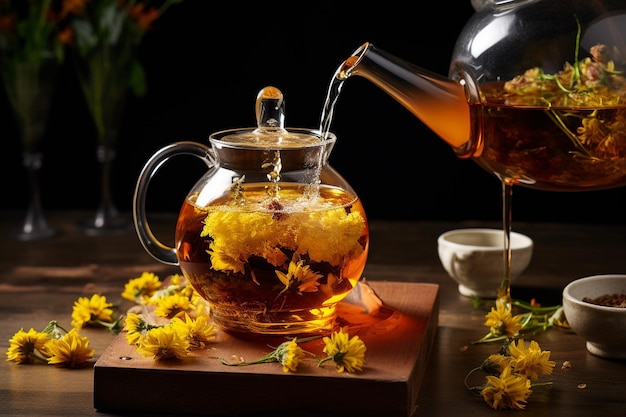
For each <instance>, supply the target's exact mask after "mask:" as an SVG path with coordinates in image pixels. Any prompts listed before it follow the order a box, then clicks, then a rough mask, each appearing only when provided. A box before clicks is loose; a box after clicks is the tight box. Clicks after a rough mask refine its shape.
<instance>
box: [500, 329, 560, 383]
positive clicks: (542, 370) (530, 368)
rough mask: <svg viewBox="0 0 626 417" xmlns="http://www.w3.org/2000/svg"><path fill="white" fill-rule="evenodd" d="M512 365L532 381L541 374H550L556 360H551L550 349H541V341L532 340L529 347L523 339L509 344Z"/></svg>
mask: <svg viewBox="0 0 626 417" xmlns="http://www.w3.org/2000/svg"><path fill="white" fill-rule="evenodd" d="M509 352H510V354H511V358H512V359H511V366H512V367H513V368H514V369H515V372H516V373H520V374H523V375H525V376H526V377H528V378H529V379H530V380H531V381H536V380H538V379H539V375H550V374H552V370H553V369H554V366H555V365H556V362H554V361H551V360H550V351H548V350H541V348H540V347H539V343H537V342H536V341H534V340H531V341H530V344H529V345H528V347H527V346H526V344H525V343H524V340H523V339H519V340H518V341H517V343H515V342H514V343H512V344H511V345H510V346H509Z"/></svg>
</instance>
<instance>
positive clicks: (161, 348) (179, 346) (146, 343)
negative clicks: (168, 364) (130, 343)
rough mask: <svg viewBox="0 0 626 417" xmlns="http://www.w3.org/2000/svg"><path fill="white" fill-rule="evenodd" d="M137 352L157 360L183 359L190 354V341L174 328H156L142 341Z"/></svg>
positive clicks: (147, 333)
mask: <svg viewBox="0 0 626 417" xmlns="http://www.w3.org/2000/svg"><path fill="white" fill-rule="evenodd" d="M137 352H139V353H140V354H141V355H142V356H145V357H152V358H154V359H155V360H168V359H183V358H185V357H187V355H188V354H189V341H188V340H187V339H186V338H185V337H184V336H182V335H181V334H180V332H178V331H176V329H175V328H174V327H173V326H163V327H156V328H154V329H150V330H148V331H147V332H146V334H145V335H144V336H143V337H142V338H141V339H140V343H139V345H137Z"/></svg>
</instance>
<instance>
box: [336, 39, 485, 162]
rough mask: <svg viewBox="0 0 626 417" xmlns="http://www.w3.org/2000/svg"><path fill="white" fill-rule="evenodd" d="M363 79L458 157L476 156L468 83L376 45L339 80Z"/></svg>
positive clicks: (351, 61) (343, 69)
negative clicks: (433, 71)
mask: <svg viewBox="0 0 626 417" xmlns="http://www.w3.org/2000/svg"><path fill="white" fill-rule="evenodd" d="M353 75H357V76H361V77H363V78H365V79H367V80H369V81H370V82H372V83H373V84H375V85H376V86H377V87H379V88H380V89H382V90H383V91H384V92H386V93H387V94H389V95H390V96H391V97H392V98H393V99H395V100H396V101H397V102H398V103H400V104H402V105H403V106H404V107H405V108H406V109H407V110H409V111H410V112H411V113H412V114H413V115H414V116H416V117H417V118H418V119H420V120H421V121H422V122H423V123H424V124H425V125H426V126H428V128H430V129H431V130H432V131H433V132H434V133H436V134H437V135H438V136H439V137H440V138H441V139H443V140H444V141H445V142H446V143H448V144H449V145H450V146H452V148H453V149H454V151H455V153H456V154H457V156H459V157H461V158H468V157H470V156H472V154H473V153H474V150H475V149H476V146H475V145H474V144H473V141H472V139H471V127H470V125H471V123H470V107H469V104H468V100H467V97H466V94H465V87H464V80H461V81H460V82H457V81H454V80H452V79H449V78H446V77H443V76H440V75H437V74H434V73H432V72H429V71H427V70H425V69H423V68H420V67H418V66H416V65H413V64H411V63H408V62H406V61H403V60H402V59H400V58H398V57H396V56H393V55H391V54H389V53H387V52H384V51H382V50H380V49H378V48H376V47H374V45H373V44H371V43H369V42H366V43H364V44H363V45H361V46H360V47H359V48H358V49H357V50H356V51H355V52H354V53H353V54H352V55H351V56H350V57H349V58H348V59H346V60H345V61H344V62H343V63H342V65H341V66H340V67H339V69H338V70H337V73H336V75H335V76H336V78H338V79H340V80H345V79H347V78H348V77H351V76H353Z"/></svg>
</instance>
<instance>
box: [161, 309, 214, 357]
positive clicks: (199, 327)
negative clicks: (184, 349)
mask: <svg viewBox="0 0 626 417" xmlns="http://www.w3.org/2000/svg"><path fill="white" fill-rule="evenodd" d="M172 326H175V328H176V330H177V331H179V332H180V334H182V335H184V336H185V337H186V338H187V340H188V341H189V349H191V350H195V349H203V348H204V347H206V345H207V344H208V343H209V342H211V341H214V340H215V338H216V336H217V332H216V330H215V325H214V324H213V323H212V322H210V321H209V318H208V317H207V316H198V317H197V318H195V319H193V318H192V317H190V316H189V314H185V319H184V320H183V319H181V318H180V317H175V318H174V319H173V320H172Z"/></svg>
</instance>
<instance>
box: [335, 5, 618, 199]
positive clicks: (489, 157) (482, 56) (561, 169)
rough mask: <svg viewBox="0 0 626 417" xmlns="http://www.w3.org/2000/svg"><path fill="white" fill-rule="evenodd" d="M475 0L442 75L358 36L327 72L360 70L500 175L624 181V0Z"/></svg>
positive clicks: (539, 184) (546, 185)
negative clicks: (352, 47)
mask: <svg viewBox="0 0 626 417" xmlns="http://www.w3.org/2000/svg"><path fill="white" fill-rule="evenodd" d="M472 4H473V5H474V7H475V9H476V13H475V14H474V15H473V16H472V17H471V18H470V20H469V21H468V22H467V24H466V25H465V27H464V29H463V30H462V32H461V34H460V36H459V38H458V40H457V43H456V46H455V48H454V51H453V54H452V60H451V65H450V72H449V74H448V75H449V76H448V77H443V76H440V75H438V74H433V73H431V72H429V71H428V70H426V69H423V68H421V67H418V66H416V65H414V64H411V63H408V62H406V61H404V60H402V59H400V58H398V57H395V56H393V55H390V54H388V53H386V52H384V51H382V50H380V49H378V48H376V47H375V46H374V45H372V44H370V43H366V44H364V45H363V46H362V47H360V48H359V49H358V50H357V51H356V52H355V53H354V54H353V55H352V56H351V57H350V58H348V59H347V60H346V61H345V62H344V63H343V64H342V65H341V66H340V68H339V69H338V71H337V74H336V80H335V82H337V83H340V82H343V80H345V79H346V78H348V77H350V76H353V75H358V76H362V77H365V78H367V79H368V80H370V81H372V82H373V83H374V84H376V85H377V86H378V87H380V88H381V89H383V90H384V91H385V92H387V93H388V94H389V95H391V96H392V97H393V98H395V99H396V100H397V101H398V102H400V103H401V104H402V105H403V106H405V107H406V108H407V109H408V110H410V111H411V112H412V113H413V114H414V115H415V116H416V117H418V118H420V119H421V120H422V121H423V122H424V123H425V124H426V125H427V126H429V127H430V128H431V129H432V130H433V131H434V132H435V133H437V134H438V135H439V136H440V137H441V138H442V139H443V140H444V141H446V142H447V143H448V144H449V145H450V146H451V147H452V148H453V150H454V152H455V153H456V154H457V155H458V156H459V157H461V158H472V159H473V160H474V161H475V162H476V163H477V164H478V165H480V166H481V167H482V168H484V169H485V170H487V171H489V172H491V173H493V174H495V175H496V176H498V177H499V178H500V179H502V180H503V181H506V182H508V183H511V184H520V185H523V186H526V187H530V188H535V189H542V190H550V191H584V190H599V189H606V188H613V187H618V186H622V185H624V184H626V74H625V73H624V71H625V70H626V4H624V2H623V1H611V0H609V1H593V2H590V1H587V0H512V1H511V0H508V1H503V0H483V1H480V0H475V1H473V2H472ZM413 58H415V59H416V60H417V62H419V57H413Z"/></svg>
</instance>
